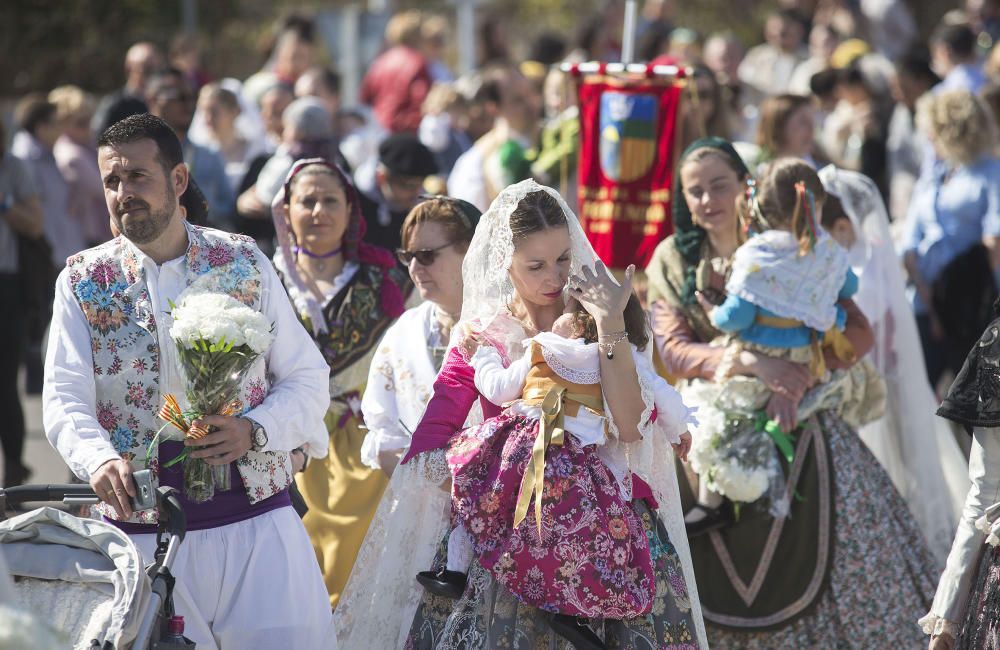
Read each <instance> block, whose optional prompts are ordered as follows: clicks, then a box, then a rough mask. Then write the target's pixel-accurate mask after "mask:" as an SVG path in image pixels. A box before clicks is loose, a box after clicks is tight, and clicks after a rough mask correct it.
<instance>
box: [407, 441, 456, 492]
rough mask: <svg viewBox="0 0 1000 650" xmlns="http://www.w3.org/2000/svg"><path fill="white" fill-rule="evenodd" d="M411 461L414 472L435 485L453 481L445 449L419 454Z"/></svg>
mask: <svg viewBox="0 0 1000 650" xmlns="http://www.w3.org/2000/svg"><path fill="white" fill-rule="evenodd" d="M410 462H411V463H412V464H413V465H414V468H413V471H414V473H416V474H417V475H418V476H420V477H422V478H424V479H425V480H427V481H429V482H431V483H433V484H435V485H445V484H446V483H448V482H449V481H451V469H449V468H448V459H447V458H446V457H445V451H444V449H434V450H433V451H428V452H425V453H423V454H418V455H417V456H416V457H414V458H413V460H411V461H410Z"/></svg>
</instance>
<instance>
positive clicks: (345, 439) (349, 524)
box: [297, 414, 388, 607]
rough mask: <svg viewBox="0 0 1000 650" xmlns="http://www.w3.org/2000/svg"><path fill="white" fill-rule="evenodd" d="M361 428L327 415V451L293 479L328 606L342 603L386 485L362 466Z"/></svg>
mask: <svg viewBox="0 0 1000 650" xmlns="http://www.w3.org/2000/svg"><path fill="white" fill-rule="evenodd" d="M338 417H339V416H338ZM359 424H360V421H359V420H357V419H356V418H354V417H353V416H352V417H351V418H350V419H349V420H348V421H347V423H346V424H345V425H344V426H343V427H341V428H337V427H336V419H335V418H334V416H333V415H332V414H328V416H327V429H328V430H329V431H330V453H329V454H328V455H327V457H326V458H317V459H315V460H313V461H311V462H310V463H309V466H308V467H307V468H306V471H305V472H302V473H301V474H299V475H298V478H297V485H298V488H299V491H300V492H301V493H302V497H303V498H304V499H305V502H306V504H307V505H308V506H309V512H308V513H306V516H305V518H303V520H302V523H303V524H305V527H306V531H308V533H309V539H310V540H311V541H312V545H313V549H315V551H316V559H317V560H319V566H320V569H322V571H323V580H324V581H325V582H326V589H327V591H328V592H329V593H330V605H331V607H336V606H337V602H338V601H339V600H340V594H341V592H342V591H343V589H344V585H345V584H347V578H348V577H349V576H350V574H351V567H353V566H354V560H355V558H356V557H357V555H358V550H359V549H360V548H361V542H362V541H364V538H365V533H367V532H368V525H369V524H370V523H371V520H372V516H373V515H374V514H375V509H376V508H377V507H378V503H379V501H380V500H381V498H382V492H383V491H384V490H385V486H386V485H387V483H388V479H387V478H386V475H385V474H384V473H383V472H382V471H380V470H372V469H370V468H369V467H366V466H365V465H364V464H362V462H361V444H362V443H363V442H364V439H365V435H366V434H367V433H368V432H367V431H366V430H364V429H361V428H359V426H358V425H359Z"/></svg>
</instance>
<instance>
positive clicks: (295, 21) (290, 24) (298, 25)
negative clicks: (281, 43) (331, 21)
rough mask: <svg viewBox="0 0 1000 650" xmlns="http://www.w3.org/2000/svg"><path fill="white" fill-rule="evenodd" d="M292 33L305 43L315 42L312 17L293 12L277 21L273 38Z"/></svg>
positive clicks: (314, 23)
mask: <svg viewBox="0 0 1000 650" xmlns="http://www.w3.org/2000/svg"><path fill="white" fill-rule="evenodd" d="M288 33H293V34H295V36H296V37H297V38H298V39H299V40H302V41H305V42H306V43H310V44H312V43H315V42H316V21H314V20H313V18H312V16H309V15H308V14H304V13H298V12H293V13H290V14H287V15H285V16H283V17H282V18H281V20H279V21H278V24H277V30H276V34H275V38H276V40H277V38H281V37H282V36H284V35H285V34H288Z"/></svg>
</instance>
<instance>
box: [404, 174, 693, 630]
mask: <svg viewBox="0 0 1000 650" xmlns="http://www.w3.org/2000/svg"><path fill="white" fill-rule="evenodd" d="M462 272H463V273H462V275H463V281H464V285H465V286H464V298H463V305H462V320H461V321H460V323H459V324H458V326H456V328H455V331H456V334H455V335H453V337H452V339H453V342H456V343H459V344H461V343H463V342H464V339H465V338H466V337H468V336H469V333H474V334H475V336H476V337H477V340H478V341H480V342H482V343H483V344H485V345H489V346H492V347H493V348H495V349H496V350H497V352H498V353H499V355H500V357H501V358H502V359H504V360H505V363H510V362H511V361H514V360H517V359H519V358H520V357H521V356H522V355H524V354H525V346H524V342H525V341H526V340H527V339H530V338H532V337H534V336H536V335H538V334H539V333H540V332H546V331H548V330H550V328H551V327H552V325H553V323H554V322H555V320H556V319H557V318H558V317H559V316H560V315H562V313H563V311H564V309H565V307H566V300H567V298H568V297H571V298H575V299H576V300H577V301H579V302H580V304H581V305H583V307H584V308H585V309H586V310H587V311H588V312H589V313H590V315H591V316H593V318H594V321H595V322H596V325H597V334H598V340H599V342H600V343H601V344H602V346H603V347H601V351H602V354H601V355H600V360H599V369H600V375H601V376H602V377H614V378H615V380H616V381H614V382H610V381H606V382H602V383H601V385H600V388H601V393H602V400H601V401H602V402H603V415H604V417H605V418H606V423H607V435H606V439H605V441H604V443H603V445H601V454H602V457H609V458H614V457H617V458H620V459H621V461H622V462H623V463H625V465H626V467H628V468H629V470H630V471H629V473H628V478H627V480H626V481H624V483H625V484H627V488H628V491H629V494H628V498H629V501H628V504H629V508H630V510H631V515H632V518H634V519H635V520H636V521H637V522H638V523H639V525H641V526H642V527H643V528H644V529H645V533H646V537H647V538H648V539H649V553H650V556H651V558H652V565H653V572H654V575H655V585H656V587H655V596H654V597H653V599H652V602H651V606H650V609H649V612H648V614H646V615H643V616H638V617H632V618H625V619H621V620H610V619H605V618H601V617H592V618H590V619H589V620H585V619H578V620H580V621H581V622H585V623H586V624H587V626H586V627H585V628H584V630H585V631H586V633H585V634H582V635H581V638H585V639H588V638H589V639H591V640H592V643H591V644H590V645H584V646H583V647H611V648H632V647H638V646H641V645H649V646H652V647H658V648H696V647H705V641H704V639H705V636H704V626H703V623H702V618H701V611H700V607H699V604H698V603H699V600H698V595H697V589H696V587H695V583H694V574H693V571H692V569H691V566H692V565H691V560H690V555H689V551H688V548H687V540H686V536H685V532H684V524H683V519H682V514H681V512H680V508H679V495H678V489H677V482H676V475H675V474H674V470H673V465H672V463H670V462H669V461H666V460H662V459H668V458H670V455H671V454H672V451H671V449H670V447H669V445H670V443H669V441H668V438H667V436H666V435H664V434H663V432H661V431H660V430H659V429H660V425H658V424H657V418H656V416H655V415H654V409H653V405H654V403H653V385H654V382H655V381H656V377H655V373H654V372H653V370H652V367H651V366H650V365H649V364H648V363H646V361H645V359H644V358H643V357H642V356H640V355H632V354H628V344H627V343H622V341H624V337H623V336H621V335H622V334H623V333H624V332H625V324H624V322H625V321H624V316H623V314H624V310H625V306H626V304H627V302H628V298H629V296H630V295H631V286H630V282H629V281H626V282H625V283H624V285H619V284H618V283H616V282H615V281H614V280H613V279H612V278H611V276H610V275H609V274H608V273H607V270H606V269H605V268H604V266H603V265H602V264H601V263H600V261H599V260H597V259H596V256H595V254H594V252H593V249H592V248H591V247H590V245H589V243H588V242H587V239H586V237H585V235H584V233H583V230H582V228H581V227H580V224H579V222H578V221H577V219H576V217H575V215H573V213H572V212H571V211H570V210H569V208H568V207H567V206H566V204H565V202H564V201H563V200H562V198H561V197H560V196H559V194H558V193H556V192H555V191H553V190H551V189H549V188H546V187H543V186H540V185H538V184H537V183H535V182H534V181H531V180H528V181H523V182H521V183H518V184H516V185H512V186H510V187H508V188H506V189H505V190H504V191H503V192H501V193H500V195H499V196H498V197H497V199H496V200H495V201H494V202H493V204H492V205H491V206H490V209H489V211H487V213H486V214H485V215H484V216H483V219H482V221H481V222H480V224H479V227H478V228H477V230H476V234H475V236H474V237H473V241H472V245H471V246H470V249H469V252H468V253H467V255H466V258H465V261H464V263H463V268H462ZM627 277H629V278H630V274H628V275H627ZM567 283H568V286H567ZM615 342H617V344H618V345H620V348H619V349H617V350H616V349H614V345H615ZM464 347H465V346H463V345H456V346H455V347H453V348H452V349H451V350H450V351H449V353H448V355H447V357H446V359H445V362H444V366H443V367H442V370H441V373H440V374H439V376H438V379H437V381H436V382H435V384H434V396H433V397H432V398H431V401H430V403H429V404H428V407H427V411H426V412H425V414H424V417H423V419H422V421H421V423H420V425H419V426H418V427H417V428H416V430H415V431H414V435H413V440H412V442H411V445H410V449H409V451H408V452H407V454H406V456H405V457H404V458H403V461H402V462H403V467H406V466H407V465H409V464H410V463H411V462H412V463H413V464H415V465H417V466H420V465H423V466H425V467H430V466H437V467H439V468H444V469H443V471H442V474H443V476H444V478H443V480H444V481H447V478H448V475H447V468H446V467H445V465H444V463H445V459H444V455H445V454H444V452H445V449H446V448H448V447H449V446H451V445H452V444H453V442H454V438H455V437H456V434H457V433H458V432H459V430H460V429H461V428H462V426H463V423H464V422H465V420H466V417H467V415H468V414H469V412H470V410H471V409H472V407H473V405H474V404H475V403H476V402H477V401H478V402H479V403H480V405H481V407H482V409H483V415H484V417H485V418H487V419H490V418H492V417H494V416H496V415H497V414H498V412H499V408H498V407H497V406H495V405H494V404H492V403H489V402H488V401H486V400H484V399H483V396H482V395H481V393H480V391H479V390H478V389H477V388H476V384H475V374H476V371H475V370H474V369H473V367H472V365H470V361H471V360H470V359H469V358H466V356H465V355H464V354H463V348H464ZM512 440H513V437H512ZM542 449H546V448H545V447H544V446H543V447H542ZM570 453H580V452H579V448H578V445H577V443H575V442H571V441H569V439H568V438H567V442H565V443H564V444H563V445H562V446H557V445H550V446H548V447H547V451H546V453H545V454H544V456H545V462H546V463H547V464H549V463H557V462H558V461H559V460H560V458H561V456H562V455H564V454H570ZM654 459H660V460H658V461H657V460H654ZM529 460H530V458H529V457H528V456H527V455H524V457H523V458H521V461H520V462H521V463H523V464H524V465H528V464H529ZM608 471H609V473H610V470H608ZM543 475H544V474H543ZM612 482H614V481H612ZM574 490H575V488H573V487H572V486H571V487H570V489H568V490H566V491H565V492H564V493H563V494H562V495H561V496H560V498H558V499H554V498H553V497H554V496H556V495H555V494H552V495H550V494H549V490H548V488H546V490H544V491H543V492H542V495H543V496H542V508H541V511H542V515H541V517H540V519H541V521H540V522H538V521H536V519H535V516H534V512H533V510H532V509H529V513H528V516H527V517H526V518H525V519H524V520H523V521H521V522H520V523H519V524H518V527H523V528H524V535H523V540H524V543H525V544H538V545H539V549H544V546H545V540H546V539H549V540H550V541H551V539H552V538H553V537H554V530H555V528H556V522H555V521H554V520H553V513H554V512H555V510H554V509H553V506H554V505H555V504H557V503H565V502H566V501H568V500H573V499H579V503H578V507H577V508H576V513H575V514H574V515H573V516H574V517H578V518H581V519H582V518H585V517H586V516H587V512H588V509H589V508H590V507H591V506H589V505H587V504H588V502H587V501H586V500H585V499H583V498H581V497H580V495H579V494H577V493H576V492H575V491H574ZM538 523H540V524H541V541H540V542H538V541H534V540H539V534H538V533H536V530H537V524H538ZM563 523H564V522H563ZM515 528H517V527H515ZM515 532H516V530H515ZM612 532H613V531H612ZM446 541H447V537H444V538H442V537H438V538H437V539H419V540H409V542H410V543H411V544H412V545H416V546H422V545H423V546H426V545H431V546H433V545H434V544H437V543H439V542H441V545H440V547H439V549H438V552H437V555H436V557H434V558H433V560H432V562H431V563H430V564H429V565H428V566H425V567H423V568H424V569H433V568H436V567H439V566H441V565H443V564H445V556H446V554H447V550H446V548H445V547H446V545H445V544H444V543H443V542H446ZM475 550H476V554H477V555H482V551H483V549H482V548H478V547H477V548H476V549H475ZM544 550H545V552H552V551H553V549H544ZM418 552H419V551H418ZM562 552H563V553H565V554H566V556H565V557H564V558H563V561H564V563H565V564H566V565H568V566H570V567H572V566H575V565H574V561H575V559H577V558H574V557H572V556H573V555H574V554H575V553H578V552H579V551H578V549H577V550H567V549H562ZM483 557H486V556H483ZM500 563H501V562H497V564H498V565H499V564H500ZM488 564H489V563H488V562H485V563H484V562H483V561H481V559H477V560H476V561H475V562H473V564H472V567H471V568H470V569H469V572H468V579H467V582H466V586H465V589H464V592H463V593H462V595H461V597H460V598H459V599H457V600H451V599H448V598H443V597H441V596H436V595H433V594H431V593H430V592H427V593H426V594H424V596H423V598H422V600H421V601H420V603H419V605H418V606H417V609H416V612H415V614H414V616H413V619H412V624H411V625H410V626H409V632H408V634H407V636H406V638H405V640H404V641H403V645H404V646H405V647H407V648H448V647H456V646H459V645H462V646H465V647H487V646H488V647H496V646H498V645H501V646H503V645H507V646H513V645H514V644H515V643H517V644H518V645H521V644H523V643H527V645H529V646H532V647H535V646H541V645H546V646H548V647H558V648H568V647H570V641H569V640H568V639H567V636H566V632H567V631H566V630H564V629H561V628H559V627H558V626H555V625H554V624H553V618H554V617H553V616H552V612H549V611H543V609H542V608H539V607H536V606H531V605H527V604H525V603H524V602H523V600H522V599H521V598H519V597H516V596H515V595H514V594H513V593H512V592H511V591H510V590H508V589H507V588H506V587H505V586H503V585H501V584H500V582H499V581H498V578H497V575H496V573H495V571H496V570H497V567H495V566H488ZM609 570H610V568H609ZM570 572H571V573H572V571H570ZM529 573H530V572H529ZM528 579H530V576H528ZM624 579H625V578H624V577H623V580H624ZM400 588H401V589H404V588H406V587H404V586H403V585H400ZM545 609H548V608H545ZM406 623H407V622H406V621H402V624H403V625H406ZM398 631H399V630H394V632H398ZM570 632H572V630H570ZM595 637H596V638H595ZM387 641H388V642H390V643H394V642H396V637H393V638H392V639H387ZM573 643H579V641H578V640H577V639H576V638H575V637H574V641H573Z"/></svg>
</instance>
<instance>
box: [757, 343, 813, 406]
mask: <svg viewBox="0 0 1000 650" xmlns="http://www.w3.org/2000/svg"><path fill="white" fill-rule="evenodd" d="M739 363H740V366H741V369H742V370H745V371H747V372H749V373H750V374H752V375H754V376H755V377H757V379H760V380H761V381H762V382H764V384H765V385H766V386H767V387H768V388H770V389H771V390H772V391H774V393H775V394H779V395H783V396H785V397H786V398H788V399H791V400H794V401H795V402H798V401H799V400H801V399H802V396H803V395H805V394H806V391H807V390H809V389H810V388H811V387H812V385H813V384H815V383H816V377H814V376H813V374H812V373H811V372H809V368H808V367H806V366H805V365H803V364H801V363H793V362H791V361H785V360H784V359H775V358H774V357H769V356H767V355H763V354H755V353H753V352H748V351H746V350H744V351H743V352H742V353H740V359H739Z"/></svg>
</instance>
